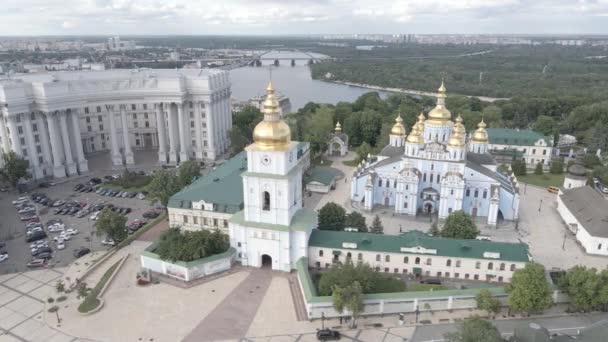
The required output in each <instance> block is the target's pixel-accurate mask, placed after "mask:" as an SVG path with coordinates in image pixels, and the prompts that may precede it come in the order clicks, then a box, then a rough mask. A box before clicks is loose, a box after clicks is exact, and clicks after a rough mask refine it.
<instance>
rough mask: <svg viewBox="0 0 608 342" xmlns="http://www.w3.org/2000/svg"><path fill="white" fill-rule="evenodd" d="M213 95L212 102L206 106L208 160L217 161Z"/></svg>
mask: <svg viewBox="0 0 608 342" xmlns="http://www.w3.org/2000/svg"><path fill="white" fill-rule="evenodd" d="M213 100H214V99H213V95H212V96H211V98H210V101H209V102H208V103H206V104H205V107H206V110H207V140H208V141H209V143H208V144H207V158H209V159H211V160H215V135H214V134H215V127H214V124H215V122H214V121H215V120H214V117H213V115H214V112H215V108H214V107H213Z"/></svg>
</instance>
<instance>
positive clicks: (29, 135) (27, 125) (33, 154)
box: [23, 113, 44, 179]
mask: <svg viewBox="0 0 608 342" xmlns="http://www.w3.org/2000/svg"><path fill="white" fill-rule="evenodd" d="M23 131H24V132H25V142H26V143H27V155H28V157H29V160H30V166H31V167H32V177H33V178H34V179H40V178H43V177H44V173H43V172H42V168H41V167H40V161H39V160H38V150H37V149H36V141H34V133H33V130H32V120H31V113H24V114H23Z"/></svg>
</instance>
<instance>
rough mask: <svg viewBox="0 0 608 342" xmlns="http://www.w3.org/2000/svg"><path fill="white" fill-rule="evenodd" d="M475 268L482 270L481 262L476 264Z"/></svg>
mask: <svg viewBox="0 0 608 342" xmlns="http://www.w3.org/2000/svg"><path fill="white" fill-rule="evenodd" d="M475 268H476V269H480V268H481V262H479V261H478V262H476V263H475Z"/></svg>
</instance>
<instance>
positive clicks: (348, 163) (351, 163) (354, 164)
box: [342, 159, 359, 167]
mask: <svg viewBox="0 0 608 342" xmlns="http://www.w3.org/2000/svg"><path fill="white" fill-rule="evenodd" d="M342 164H344V165H346V166H350V167H357V165H359V160H358V159H353V160H345V161H343V162H342Z"/></svg>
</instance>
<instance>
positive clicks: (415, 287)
mask: <svg viewBox="0 0 608 342" xmlns="http://www.w3.org/2000/svg"><path fill="white" fill-rule="evenodd" d="M431 290H432V291H439V290H447V287H445V286H443V285H435V284H420V283H408V284H407V289H406V290H405V291H406V292H416V291H431Z"/></svg>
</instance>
